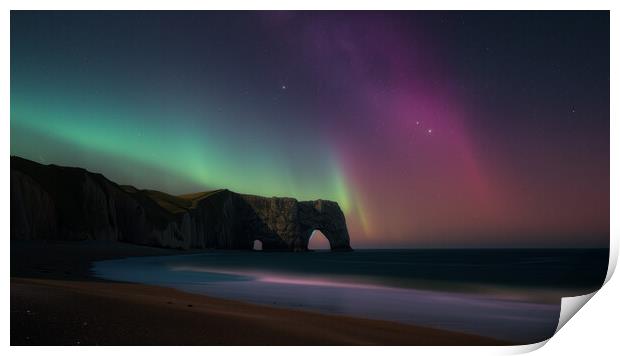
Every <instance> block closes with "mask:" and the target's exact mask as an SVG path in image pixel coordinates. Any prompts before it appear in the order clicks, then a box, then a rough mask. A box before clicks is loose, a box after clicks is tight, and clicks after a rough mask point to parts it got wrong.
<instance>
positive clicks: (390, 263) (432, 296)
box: [93, 249, 609, 343]
mask: <svg viewBox="0 0 620 356" xmlns="http://www.w3.org/2000/svg"><path fill="white" fill-rule="evenodd" d="M608 255H609V252H608V250H606V249H605V250H603V249H599V250H592V249H590V250H567V249H565V250H551V249H546V250H358V251H355V252H348V253H331V252H310V253H286V252H257V251H243V252H242V251H217V252H208V253H202V254H193V255H176V256H165V257H138V258H127V259H122V260H111V261H100V262H96V263H95V265H94V266H93V271H94V273H95V274H96V275H98V276H100V277H102V278H105V279H110V280H117V281H128V282H138V283H145V284H153V285H159V286H166V287H174V288H177V289H180V290H183V291H187V292H193V293H200V294H206V295H211V296H216V297H223V298H228V299H235V300H242V301H248V302H253V303H260V304H267V305H271V306H276V307H287V308H297V309H306V310H313V311H319V312H324V313H331V314H343V315H351V316H358V317H366V318H372V319H381V320H391V321H398V322H402V323H409V324H415V325H421V326H431V327H436V328H441V329H445V330H453V331H461V332H467V333H473V334H478V335H485V336H491V337H495V338H499V339H504V340H509V341H515V342H520V343H531V342H537V341H540V340H543V339H546V338H548V337H550V336H551V335H552V334H553V332H554V331H555V329H556V326H557V322H558V318H559V313H560V298H561V297H566V296H575V295H581V294H584V293H589V292H591V291H593V290H595V289H597V288H598V287H600V285H601V284H602V282H603V280H604V277H605V274H606V271H607V260H608Z"/></svg>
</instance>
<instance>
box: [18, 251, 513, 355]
mask: <svg viewBox="0 0 620 356" xmlns="http://www.w3.org/2000/svg"><path fill="white" fill-rule="evenodd" d="M200 252H205V251H199V252H196V253H200ZM186 253H193V252H192V251H189V252H186V251H171V250H167V249H158V248H151V247H143V246H134V245H128V244H123V243H102V242H85V243H80V242H68V243H65V242H53V243H50V242H45V243H44V242H16V241H11V345H509V344H511V343H508V342H504V341H500V340H495V339H491V338H487V337H482V336H476V335H468V334H464V333H458V332H450V331H444V330H439V329H433V328H427V327H419V326H414V325H407V324H400V323H396V322H389V321H380V320H370V319H363V318H356V317H348V316H340V315H328V314H322V313H317V312H310V311H303V310H295V309H286V308H279V307H277V308H276V307H270V306H263V305H258V304H251V303H246V302H240V301H232V300H228V299H221V298H214V297H210V296H204V295H199V294H191V293H186V292H182V291H179V290H176V289H172V288H165V287H158V286H150V285H143V284H135V283H124V282H114V281H107V280H103V279H100V278H97V277H95V276H93V275H92V274H91V273H90V264H91V262H93V261H97V260H104V259H114V258H124V257H138V256H155V255H162V256H163V255H174V254H186Z"/></svg>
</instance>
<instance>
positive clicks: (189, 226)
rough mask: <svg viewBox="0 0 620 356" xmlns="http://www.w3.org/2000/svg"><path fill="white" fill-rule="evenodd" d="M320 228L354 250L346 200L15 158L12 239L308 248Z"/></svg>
mask: <svg viewBox="0 0 620 356" xmlns="http://www.w3.org/2000/svg"><path fill="white" fill-rule="evenodd" d="M314 230H320V231H321V232H322V233H323V234H324V235H325V237H327V239H328V240H329V243H330V245H331V248H332V250H350V249H351V247H350V242H349V233H348V231H347V226H346V222H345V217H344V214H343V213H342V211H341V210H340V207H339V206H338V203H336V202H333V201H328V200H315V201H301V202H300V201H297V200H296V199H293V198H276V197H274V198H267V197H261V196H255V195H245V194H238V193H235V192H231V191H229V190H226V189H223V190H215V191H211V192H204V193H196V194H189V195H183V196H173V195H169V194H166V193H163V192H158V191H154V190H139V189H136V188H134V187H131V186H120V185H118V184H116V183H114V182H112V181H110V180H108V179H106V178H105V177H104V176H103V175H101V174H97V173H91V172H88V171H86V170H84V169H82V168H72V167H60V166H56V165H47V166H46V165H41V164H38V163H36V162H32V161H29V160H26V159H23V158H20V157H11V239H20V240H113V241H121V242H129V243H135V244H142V245H150V246H160V247H170V248H182V249H190V248H197V249H200V248H216V249H251V248H252V246H253V244H254V241H255V240H260V241H262V243H263V249H264V250H293V251H304V250H307V249H308V240H309V239H310V236H311V234H312V232H313V231H314Z"/></svg>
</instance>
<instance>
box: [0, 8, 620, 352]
mask: <svg viewBox="0 0 620 356" xmlns="http://www.w3.org/2000/svg"><path fill="white" fill-rule="evenodd" d="M2 3H3V4H4V11H3V12H2V15H1V19H2V34H3V35H2V37H1V47H0V48H2V49H4V51H3V52H2V53H3V54H4V55H3V56H2V69H3V73H4V78H5V79H4V80H2V81H1V83H2V84H1V89H0V90H1V93H0V94H1V98H2V100H0V102H1V104H0V105H1V108H2V113H4V115H3V124H2V125H1V127H0V130H1V135H0V137H2V140H3V147H4V149H5V150H6V151H5V154H4V157H3V159H4V162H5V165H4V166H3V174H2V175H1V176H0V179H1V180H2V182H1V183H0V189H1V192H2V197H3V198H4V199H3V204H2V214H0V219H1V222H2V226H3V227H4V231H5V234H4V241H5V245H4V246H3V247H4V249H3V251H2V252H3V254H4V258H3V259H2V266H3V270H4V271H5V272H4V273H5V278H6V279H5V290H4V293H3V294H2V299H3V302H4V303H3V305H4V308H2V313H3V323H2V334H1V337H2V340H3V344H4V345H5V347H8V345H9V344H10V339H9V335H10V315H9V307H8V304H10V300H9V291H10V285H9V278H8V277H9V270H10V264H9V258H10V250H9V248H8V244H9V235H10V233H9V222H10V219H9V214H10V202H9V201H10V199H9V196H10V193H9V184H10V182H9V152H10V130H9V116H10V115H9V112H10V106H9V95H10V80H9V77H10V67H9V59H10V57H9V49H10V45H9V41H10V14H9V10H10V9H32V10H34V9H39V10H49V9H85V10H87V9H90V10H97V9H110V10H112V9H125V10H131V9H170V10H173V9H177V10H182V9H333V10H337V9H394V10H398V9H419V10H451V9H452V10H461V9H468V10H477V9H481V10H483V9H497V10H528V9H536V10H547V9H556V10H560V9H561V10H594V9H596V10H612V11H611V38H612V40H611V58H612V60H611V63H618V43H619V42H618V39H619V38H620V37H619V36H618V26H617V20H618V16H617V15H616V13H615V10H617V9H618V8H619V5H618V4H620V2H618V1H596V0H590V1H575V0H571V1H566V0H565V1H558V2H552V1H547V0H522V1H513V0H502V1H489V0H486V1H483V0H469V1H466V2H465V1H456V0H452V1H436V0H435V1H426V2H412V1H405V0H400V1H397V0H382V1H370V0H359V1H334V0H313V1H294V2H293V1H284V0H263V1H240V0H227V1H218V2H213V3H210V2H199V1H191V0H175V1H162V0H151V1H148V2H143V3H140V2H138V1H130V0H122V1H121V0H108V1H88V2H84V1H77V0H56V1H43V0H39V1H27V0H23V1H13V0H9V1H4V2H2ZM611 82H612V86H611V103H612V105H611V117H612V118H614V119H612V120H611V125H610V126H611V127H610V129H611V131H610V133H611V157H612V160H611V167H610V168H611V182H620V175H619V171H618V155H619V153H620V152H619V145H618V142H620V133H619V127H618V122H617V117H618V107H617V105H614V103H617V102H618V99H619V98H618V92H617V90H616V86H614V83H618V71H617V70H615V68H614V67H613V66H612V68H611ZM619 198H620V196H619V191H618V189H617V185H616V186H614V185H612V186H611V216H612V217H618V216H619V215H618V211H619V210H618V207H619V206H618V202H619V201H620V199H619ZM610 228H611V251H612V253H611V254H612V257H611V261H610V269H609V271H608V274H607V281H609V278H610V277H611V275H612V273H613V270H614V267H615V265H616V262H617V256H618V222H617V221H615V220H614V219H613V218H612V219H611V226H610ZM619 289H620V287H619V283H618V282H617V281H614V280H611V281H609V282H608V283H607V284H606V285H605V287H604V289H603V292H602V293H597V294H596V295H595V296H594V297H593V298H592V299H593V300H594V302H592V303H588V304H587V305H585V306H584V307H583V310H582V311H581V312H580V313H578V314H577V315H576V316H575V317H574V319H575V321H571V322H569V323H568V324H569V326H568V327H565V328H563V329H562V330H560V332H559V333H558V334H557V335H556V336H554V337H553V338H552V339H551V340H550V341H549V342H548V343H540V344H537V345H529V346H525V347H503V348H502V347H459V348H454V347H418V348H415V349H411V348H408V347H381V348H380V349H376V348H364V347H347V348H329V347H321V348H320V349H318V348H309V347H306V348H295V349H291V348H289V347H275V348H273V347H269V348H252V349H248V348H241V347H212V348H209V349H205V348H202V347H183V348H175V349H174V350H171V349H169V348H164V347H140V348H138V349H136V348H122V347H99V348H83V347H73V348H68V347H57V348H49V347H44V348H39V347H31V348H16V347H12V348H10V350H9V351H11V352H14V353H19V354H22V353H26V354H29V353H35V352H37V353H38V352H40V351H45V352H46V353H48V354H58V355H61V354H62V355H66V354H81V353H83V352H84V351H88V352H91V353H93V354H103V353H105V354H107V353H109V352H114V353H115V354H120V355H129V354H133V353H135V352H136V351H138V352H148V353H149V354H154V355H158V354H159V355H164V354H168V353H170V352H171V351H172V352H174V351H181V350H182V351H183V352H184V353H187V354H194V355H201V356H203V355H204V352H209V353H211V352H216V353H217V354H221V355H233V354H236V353H242V352H243V353H246V352H251V353H252V355H267V354H268V355H269V356H277V355H283V356H284V355H286V356H289V355H290V353H295V354H296V355H299V356H306V355H307V356H316V354H317V353H325V352H327V353H334V354H335V353H338V354H341V353H343V352H346V353H355V354H356V356H366V355H368V356H370V355H374V354H376V353H377V352H382V353H384V352H388V353H390V354H394V355H407V356H409V355H411V353H413V352H415V353H418V352H420V353H421V354H424V355H426V354H431V355H446V354H455V353H458V354H465V355H467V354H471V355H484V354H513V353H522V352H529V351H532V350H534V349H536V348H538V347H541V346H542V345H545V344H547V346H545V347H544V348H542V349H541V350H539V351H537V352H538V353H540V354H548V355H559V354H562V355H573V354H583V353H585V352H593V351H597V350H601V351H603V350H610V351H611V350H617V343H615V341H616V338H617V332H616V330H617V329H616V327H617V325H618V322H617V318H618V310H619V307H618V302H617V301H618V300H620V295H619V294H620V292H619ZM611 352H612V353H613V351H611ZM609 353H610V352H609V351H608V352H606V354H609ZM595 354H596V353H595Z"/></svg>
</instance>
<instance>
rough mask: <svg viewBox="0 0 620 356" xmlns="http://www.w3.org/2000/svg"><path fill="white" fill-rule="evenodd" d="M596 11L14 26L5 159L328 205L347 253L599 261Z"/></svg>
mask: <svg viewBox="0 0 620 356" xmlns="http://www.w3.org/2000/svg"><path fill="white" fill-rule="evenodd" d="M609 100H610V99H609V13H608V12H406V11H403V12H219V11H194V12H63V11H55V12H24V11H17V12H16V11H12V12H11V154H12V155H19V156H22V157H24V158H28V159H32V160H34V161H37V162H40V163H47V164H49V163H55V164H60V165H70V166H81V167H84V168H86V169H88V170H90V171H94V172H101V173H103V174H104V175H106V177H108V178H109V179H111V180H113V181H115V182H117V183H120V184H131V185H134V186H137V187H140V188H151V189H158V190H162V191H166V192H169V193H172V194H182V193H189V192H196V191H202V190H209V189H215V188H228V189H231V190H234V191H237V192H243V193H250V194H259V195H266V196H292V197H295V198H298V199H302V200H303V199H317V198H324V199H331V200H336V201H338V202H339V204H340V205H341V207H342V208H343V210H344V211H345V214H346V217H347V222H348V224H349V229H350V232H351V238H352V241H353V245H354V247H356V246H357V247H400V246H407V247H462V246H464V247H480V246H490V247H494V246H500V247H520V246H544V247H546V246H556V247H565V246H566V247H573V246H607V244H608V242H609V120H610V116H609Z"/></svg>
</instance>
